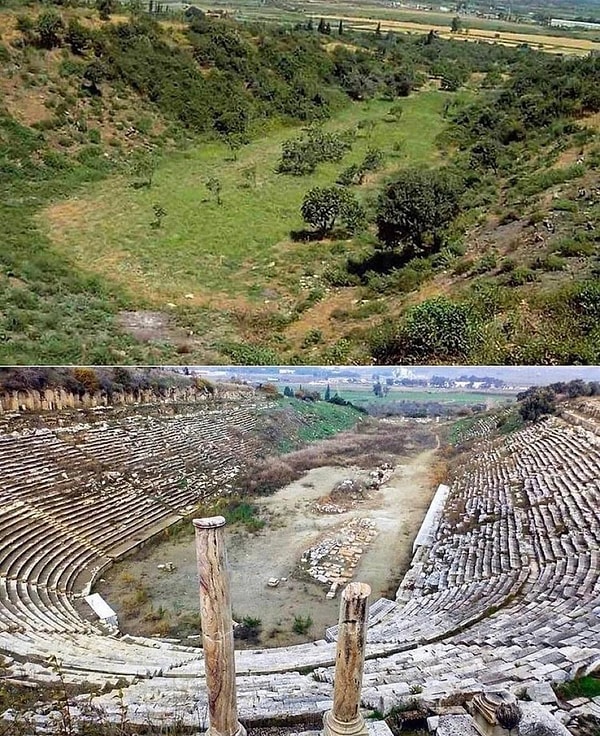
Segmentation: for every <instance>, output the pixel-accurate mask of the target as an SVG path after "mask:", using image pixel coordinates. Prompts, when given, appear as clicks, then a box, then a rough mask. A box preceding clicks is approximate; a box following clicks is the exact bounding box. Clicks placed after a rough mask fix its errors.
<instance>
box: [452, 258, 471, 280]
mask: <svg viewBox="0 0 600 736" xmlns="http://www.w3.org/2000/svg"><path fill="white" fill-rule="evenodd" d="M474 263H475V262H474V261H473V259H472V258H461V259H460V261H458V262H457V263H456V264H455V266H454V268H453V269H452V273H454V274H455V275H456V276H463V275H464V274H465V273H469V271H470V270H471V269H472V268H473V265H474Z"/></svg>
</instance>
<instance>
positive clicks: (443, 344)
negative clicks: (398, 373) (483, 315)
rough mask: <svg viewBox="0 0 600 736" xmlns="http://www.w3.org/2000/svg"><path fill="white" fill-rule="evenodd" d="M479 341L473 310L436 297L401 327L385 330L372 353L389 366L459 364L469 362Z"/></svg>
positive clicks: (415, 309)
mask: <svg viewBox="0 0 600 736" xmlns="http://www.w3.org/2000/svg"><path fill="white" fill-rule="evenodd" d="M478 339H479V335H478V332H477V321H476V319H475V318H474V316H473V313H472V310H471V309H470V307H469V306H468V305H465V304H458V303H455V302H452V301H450V300H448V299H446V298H445V297H436V298H434V299H429V300H426V301H423V302H421V303H420V304H418V305H417V306H415V307H411V308H410V309H409V310H408V311H407V313H406V316H405V318H404V320H403V321H402V322H401V323H400V325H398V326H396V327H392V328H389V327H384V328H382V330H381V331H380V333H379V334H378V335H376V336H375V337H374V339H373V341H372V343H371V353H372V355H373V357H374V358H375V360H376V361H377V362H378V363H385V364H393V363H428V362H442V361H444V362H456V361H460V360H468V357H469V354H470V352H471V351H472V350H473V348H474V347H475V346H476V345H477V343H478Z"/></svg>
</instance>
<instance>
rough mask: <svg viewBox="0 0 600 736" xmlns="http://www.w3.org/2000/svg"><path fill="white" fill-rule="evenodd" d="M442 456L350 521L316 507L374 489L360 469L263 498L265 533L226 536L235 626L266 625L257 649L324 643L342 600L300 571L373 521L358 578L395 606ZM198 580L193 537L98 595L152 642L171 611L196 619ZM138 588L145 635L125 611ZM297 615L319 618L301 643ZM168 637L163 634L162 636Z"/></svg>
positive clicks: (398, 474) (431, 456)
mask: <svg viewBox="0 0 600 736" xmlns="http://www.w3.org/2000/svg"><path fill="white" fill-rule="evenodd" d="M435 456H436V450H435V449H428V450H424V451H416V452H415V453H414V455H409V456H408V457H406V456H404V457H398V459H397V464H396V465H395V468H394V470H393V472H392V474H391V477H390V478H389V480H388V481H387V482H386V483H385V484H384V485H383V486H382V487H381V488H380V489H379V490H371V491H369V492H368V494H367V497H366V498H365V499H364V500H360V501H357V502H355V503H354V504H353V506H352V508H350V509H349V510H347V511H345V512H344V513H335V514H323V513H319V512H318V511H316V510H315V509H314V503H315V501H316V500H317V499H319V498H321V497H323V496H325V495H327V494H329V493H330V492H331V491H332V489H333V487H334V486H335V484H336V483H338V482H339V481H342V480H345V479H347V478H353V479H357V480H367V479H368V475H369V472H368V471H366V470H364V469H360V468H358V467H320V468H315V469H312V470H309V471H308V472H306V473H305V474H304V475H303V476H302V478H300V479H299V480H298V481H296V482H294V483H291V484H290V485H288V486H286V487H284V488H282V489H281V490H279V491H278V492H276V493H275V494H273V495H272V496H270V497H267V498H259V499H257V500H256V504H257V506H258V507H259V509H260V514H261V516H263V517H264V518H266V519H268V523H267V525H266V526H265V528H264V529H263V530H262V531H260V532H259V533H257V534H249V533H247V532H246V531H244V530H243V528H234V527H232V528H230V529H228V530H227V548H228V557H229V566H230V572H231V589H232V601H233V611H234V617H235V618H236V620H238V621H241V620H242V619H243V618H245V617H253V618H259V619H260V620H261V622H262V629H261V634H260V640H259V642H258V643H259V644H260V645H262V646H267V647H270V646H281V645H283V644H290V643H297V642H300V641H306V640H308V639H317V638H321V637H322V636H323V634H324V630H325V628H326V627H327V626H330V625H332V624H335V623H336V622H337V612H338V606H339V595H338V596H337V597H336V598H335V599H329V600H328V599H327V598H326V593H327V591H328V589H329V586H328V585H323V584H321V583H318V582H316V581H313V580H312V579H309V578H307V576H306V574H301V573H300V572H299V569H298V564H299V562H300V560H301V557H302V554H303V553H304V552H305V551H306V550H307V549H309V548H313V547H315V546H316V545H318V544H320V543H322V542H324V541H326V540H328V539H331V538H332V537H336V536H340V535H342V536H343V534H344V533H345V532H344V530H345V528H346V526H347V524H348V522H350V521H351V520H353V519H357V520H358V519H368V520H369V522H367V523H371V524H372V526H373V528H374V529H375V530H376V532H377V534H376V536H375V538H374V539H373V541H372V542H371V543H370V544H369V545H368V546H366V547H365V549H364V551H363V554H362V556H361V557H360V559H359V561H358V564H357V566H356V567H355V568H354V570H353V573H354V575H353V579H354V580H360V581H363V582H367V583H369V584H370V585H371V588H372V590H373V595H372V598H371V601H375V600H377V599H378V598H380V597H381V596H384V595H387V596H389V597H392V598H393V590H394V589H395V587H396V586H397V584H398V582H399V580H400V578H401V576H402V574H403V571H404V570H405V569H406V567H407V566H408V563H409V561H410V558H411V554H412V540H413V539H414V537H415V535H416V533H417V531H418V529H419V527H420V525H421V522H422V520H423V517H424V516H425V513H426V511H427V508H428V506H429V503H430V501H431V498H432V496H433V493H434V492H435V488H436V481H435V479H434V477H433V473H432V469H433V467H434V465H435V462H436V457H435ZM169 567H172V570H171V571H169V570H168V569H167V568H169ZM270 578H277V579H279V581H280V582H279V584H278V585H277V587H269V585H268V581H269V579H270ZM196 580H197V577H196V561H195V552H194V544H193V539H192V538H191V537H189V536H186V538H182V539H175V540H173V541H167V542H165V543H163V544H161V545H158V546H156V547H154V548H150V549H147V550H146V551H145V552H144V554H143V555H142V556H141V558H140V559H130V560H124V561H123V562H122V563H120V564H119V565H118V566H117V568H116V570H115V571H114V572H113V573H112V574H111V575H110V578H109V579H108V580H107V581H105V582H103V583H101V584H100V585H99V586H98V590H99V591H100V592H101V593H102V595H104V596H105V597H106V598H107V600H108V601H109V603H110V604H111V606H113V608H115V610H116V611H117V613H118V615H119V620H120V622H121V625H122V628H123V630H124V631H129V632H130V633H144V634H148V633H152V626H153V624H156V631H157V632H161V626H160V623H161V621H166V620H168V617H169V615H170V612H173V614H176V615H177V616H178V617H181V614H182V613H184V614H185V615H186V616H189V619H190V621H192V620H194V618H195V617H196V614H197V611H198V592H197V582H196ZM136 586H138V589H139V590H143V594H140V596H139V597H140V603H142V600H141V599H142V598H143V599H144V600H143V603H144V604H146V605H147V604H148V603H151V606H152V610H153V611H154V614H155V615H154V618H153V617H152V616H151V615H150V614H146V616H145V617H144V618H145V623H146V625H145V626H143V627H142V631H141V632H140V631H139V630H136V629H139V625H140V621H139V619H138V620H136V615H135V614H136V612H135V611H127V610H124V607H123V606H121V605H120V601H123V600H125V599H126V598H127V594H130V593H131V590H132V588H135V587H136ZM129 600H131V595H129ZM132 614H133V615H132ZM297 616H300V617H303V618H306V617H309V616H310V618H311V619H312V625H311V626H310V628H309V630H308V631H307V633H306V634H305V635H304V636H302V635H300V634H298V633H295V632H294V631H293V626H294V619H295V617H297ZM165 633H166V631H164V630H163V631H162V635H163V636H164V635H165ZM240 644H241V645H243V643H241V642H240ZM255 645H256V643H255Z"/></svg>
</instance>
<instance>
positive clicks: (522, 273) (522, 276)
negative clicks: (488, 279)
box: [507, 266, 537, 286]
mask: <svg viewBox="0 0 600 736" xmlns="http://www.w3.org/2000/svg"><path fill="white" fill-rule="evenodd" d="M536 278H537V276H536V273H535V271H533V270H532V269H531V268H528V267H527V266H517V267H516V268H515V269H514V270H513V271H512V272H511V274H510V275H509V277H508V280H507V283H508V284H509V286H522V285H523V284H527V283H530V282H532V281H535V280H536Z"/></svg>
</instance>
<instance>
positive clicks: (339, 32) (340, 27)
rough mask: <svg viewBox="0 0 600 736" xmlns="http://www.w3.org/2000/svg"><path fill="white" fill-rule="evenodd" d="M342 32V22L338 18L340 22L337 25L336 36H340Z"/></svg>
mask: <svg viewBox="0 0 600 736" xmlns="http://www.w3.org/2000/svg"><path fill="white" fill-rule="evenodd" d="M343 33H344V24H343V23H342V21H341V19H340V23H339V25H338V36H341V35H342V34H343Z"/></svg>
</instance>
